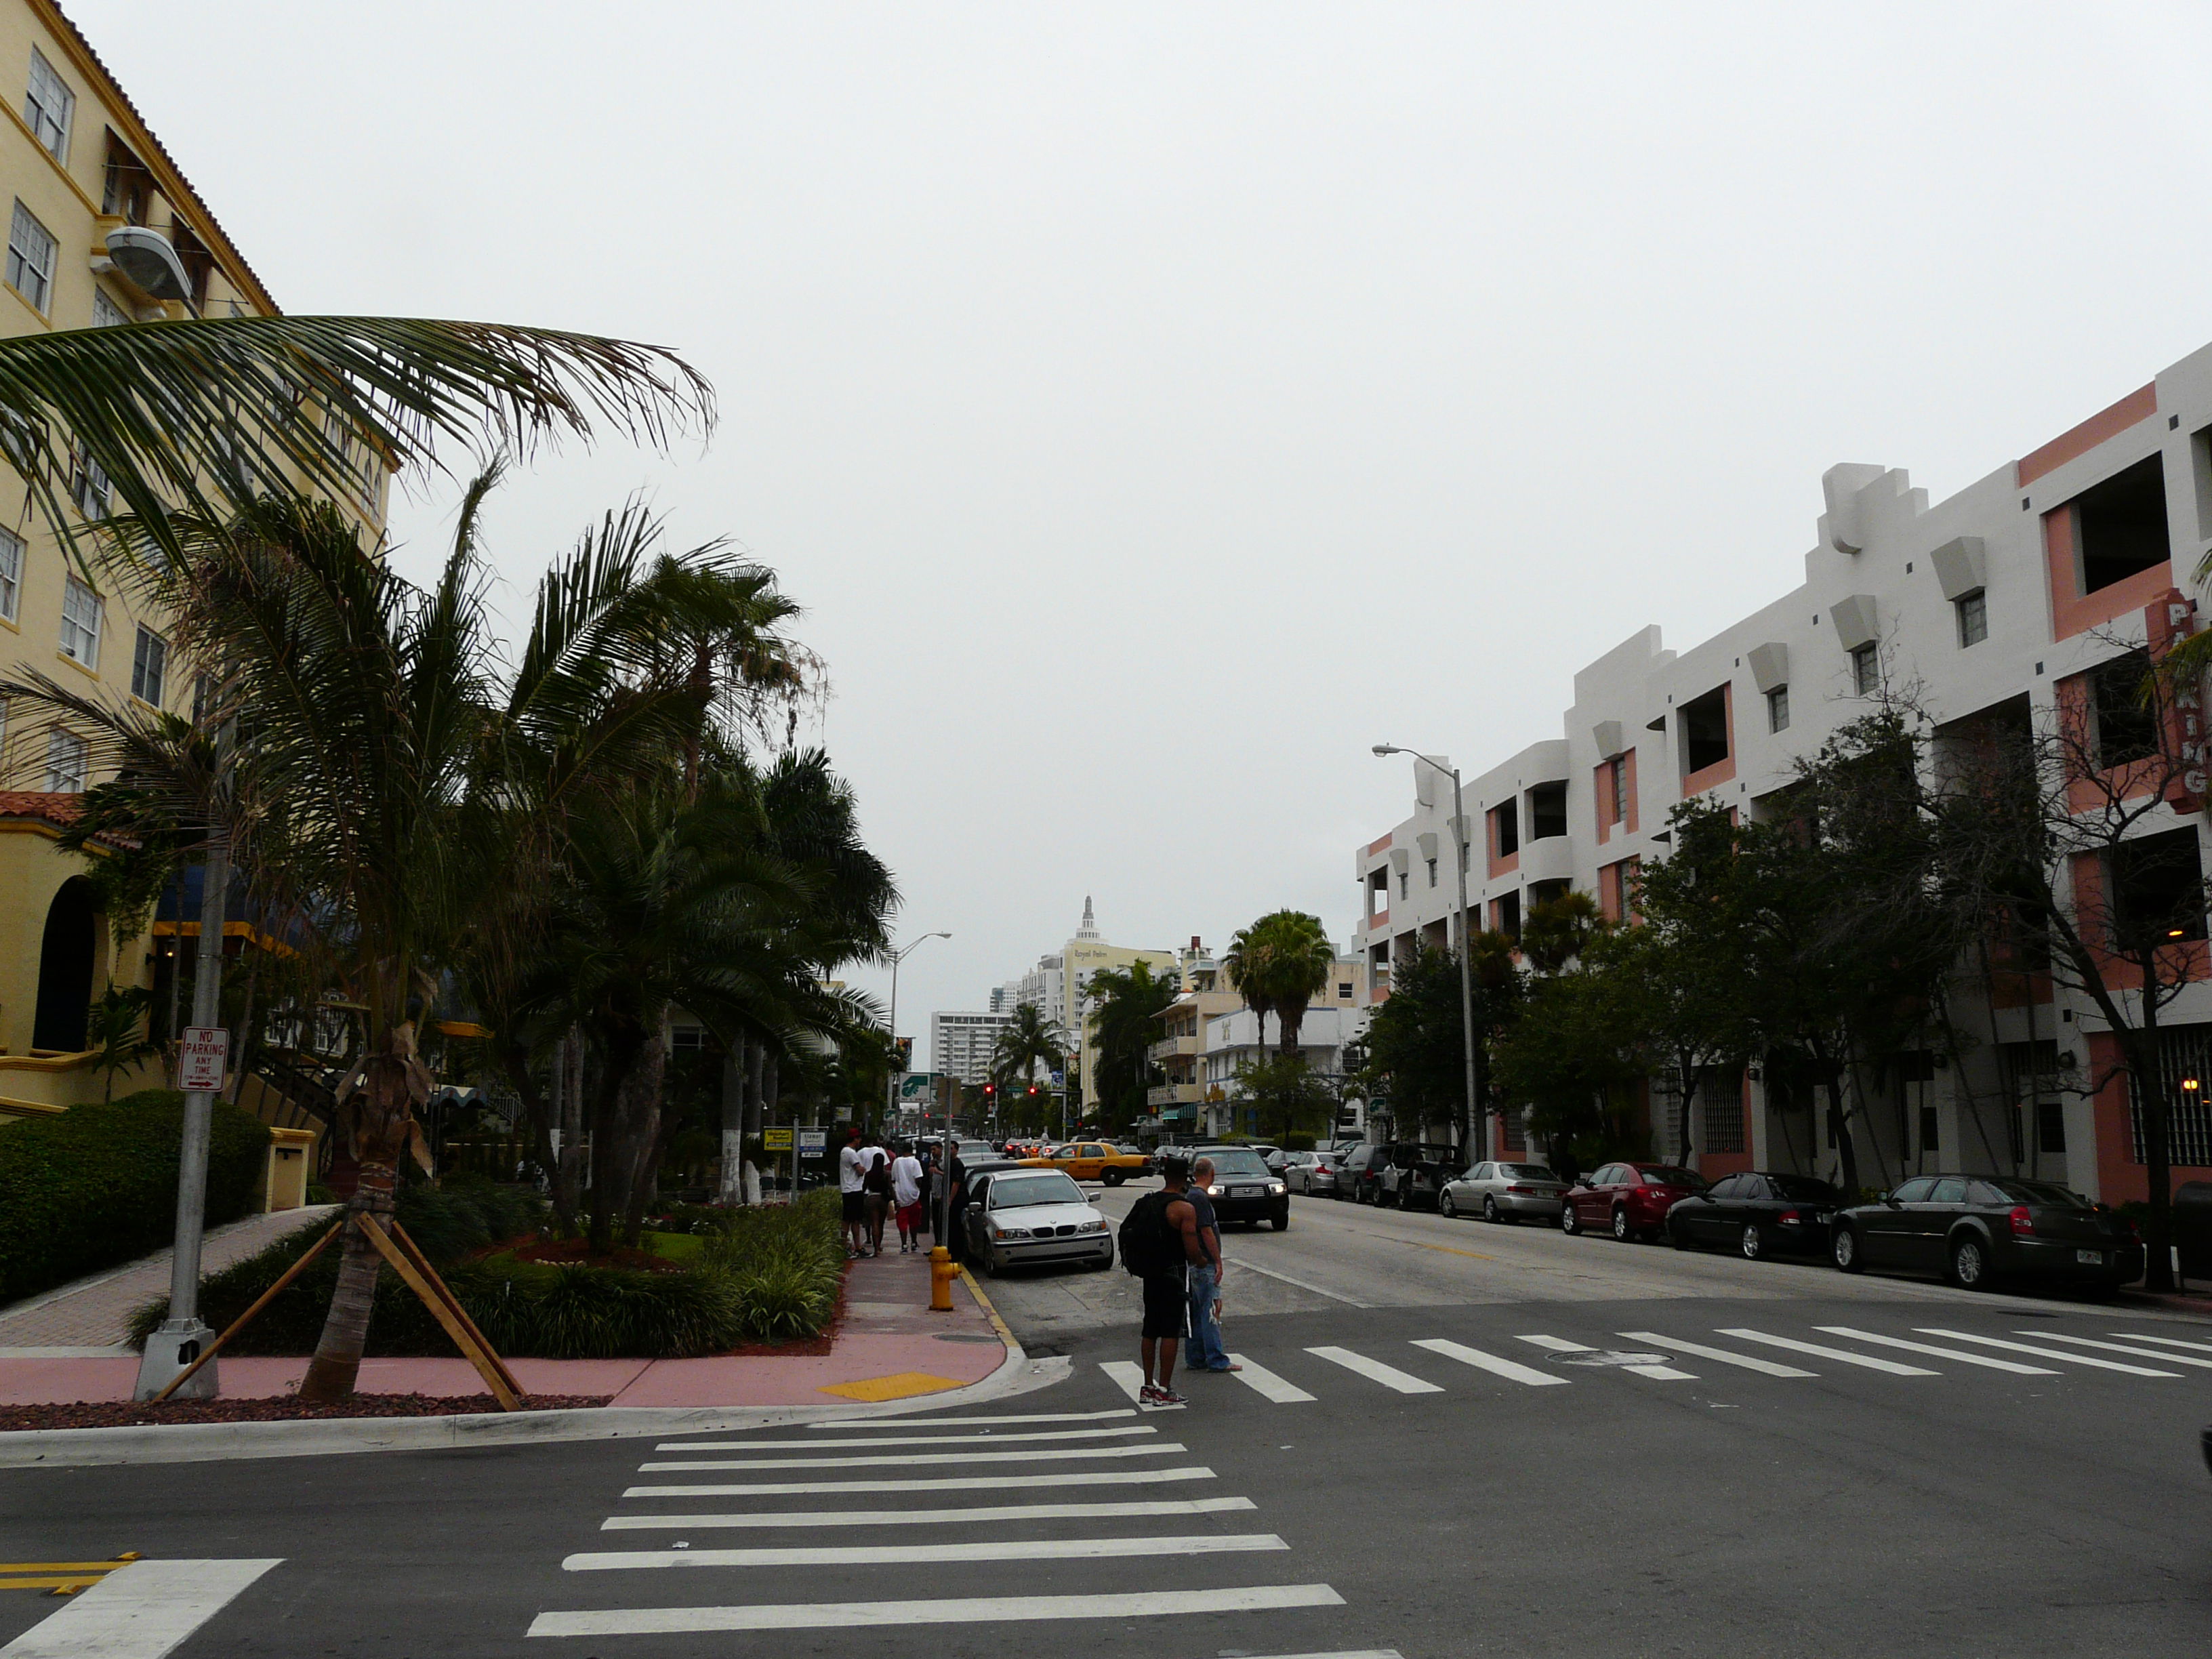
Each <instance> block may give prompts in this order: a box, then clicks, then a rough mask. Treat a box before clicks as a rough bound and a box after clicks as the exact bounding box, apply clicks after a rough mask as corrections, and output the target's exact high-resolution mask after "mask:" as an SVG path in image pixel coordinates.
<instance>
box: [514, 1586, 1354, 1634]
mask: <svg viewBox="0 0 2212 1659" xmlns="http://www.w3.org/2000/svg"><path fill="white" fill-rule="evenodd" d="M1343 1605H1344V1598H1343V1597H1342V1596H1341V1595H1338V1594H1337V1593H1336V1592H1335V1590H1334V1589H1331V1588H1330V1587H1329V1586H1328V1585H1327V1584H1255V1585H1250V1586H1247V1587H1243V1588H1237V1589H1203V1590H1146V1591H1139V1592H1137V1593H1136V1594H1133V1595H1113V1594H1109V1595H976V1596H960V1597H952V1598H947V1599H945V1600H943V1601H791V1602H782V1603H777V1604H771V1605H767V1606H762V1607H634V1608H617V1609H614V1610H612V1611H609V1612H604V1613H539V1614H538V1617H537V1618H536V1619H535V1620H532V1622H531V1626H530V1634H531V1635H532V1636H674V1635H682V1634H688V1633H692V1632H708V1631H759V1630H851V1629H855V1628H862V1629H869V1630H896V1629H898V1628H900V1627H901V1626H906V1625H971V1624H1006V1623H1009V1622H1014V1621H1028V1620H1036V1621H1044V1620H1054V1619H1138V1618H1155V1619H1157V1618H1176V1617H1182V1616H1187V1615H1188V1614H1191V1613H1267V1612H1272V1611H1274V1610H1276V1609H1279V1608H1283V1607H1342V1606H1343Z"/></svg>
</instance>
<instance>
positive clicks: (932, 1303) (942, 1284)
mask: <svg viewBox="0 0 2212 1659" xmlns="http://www.w3.org/2000/svg"><path fill="white" fill-rule="evenodd" d="M959 1277H960V1269H959V1268H957V1267H954V1266H953V1265H952V1252H951V1251H950V1250H948V1249H945V1246H943V1245H942V1244H940V1245H939V1246H938V1247H937V1248H936V1249H933V1250H932V1251H931V1252H930V1253H929V1310H930V1312H932V1313H951V1311H952V1281H953V1280H954V1279H957V1278H959Z"/></svg>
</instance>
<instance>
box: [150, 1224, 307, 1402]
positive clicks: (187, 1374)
mask: <svg viewBox="0 0 2212 1659" xmlns="http://www.w3.org/2000/svg"><path fill="white" fill-rule="evenodd" d="M344 1230H345V1218H344V1217H343V1216H340V1217H339V1218H337V1220H336V1221H334V1222H332V1223H331V1227H330V1231H328V1232H326V1233H325V1234H324V1235H323V1236H322V1237H320V1238H319V1239H317V1240H316V1241H315V1243H314V1246H313V1249H310V1250H308V1252H307V1254H306V1255H303V1256H301V1258H300V1259H299V1260H298V1261H295V1262H294V1263H293V1264H292V1265H291V1266H290V1267H287V1268H285V1269H284V1275H283V1278H281V1279H278V1280H277V1281H276V1283H275V1284H274V1285H270V1287H269V1288H268V1289H267V1290H265V1291H262V1292H261V1294H260V1296H259V1297H256V1298H255V1300H254V1304H253V1305H252V1307H250V1308H248V1309H247V1310H246V1311H245V1312H244V1313H242V1314H240V1315H239V1316H238V1317H237V1318H235V1319H234V1320H232V1321H231V1322H230V1324H229V1326H228V1328H226V1329H225V1330H224V1331H223V1334H222V1335H221V1336H218V1337H217V1338H216V1340H214V1341H212V1342H210V1343H209V1344H208V1345H207V1347H206V1348H205V1350H204V1351H203V1352H202V1353H201V1354H200V1357H199V1358H197V1359H195V1360H194V1361H192V1363H191V1364H189V1365H187V1366H185V1369H184V1370H180V1371H179V1372H178V1373H177V1374H176V1375H175V1376H173V1377H171V1378H170V1379H169V1386H168V1387H167V1388H166V1389H162V1390H161V1393H159V1394H157V1395H155V1396H154V1403H155V1404H156V1405H159V1404H160V1403H161V1401H164V1400H167V1398H168V1397H169V1396H170V1395H173V1394H174V1393H175V1392H176V1391H177V1390H178V1389H181V1388H183V1387H184V1386H185V1383H189V1382H190V1381H191V1378H192V1376H193V1373H195V1372H196V1371H197V1370H199V1368H200V1367H201V1366H203V1365H204V1364H207V1363H208V1361H209V1360H210V1359H212V1358H215V1357H216V1355H217V1354H219V1353H221V1352H222V1345H223V1344H224V1343H226V1342H228V1341H229V1340H230V1339H231V1338H232V1337H234V1336H236V1335H237V1334H239V1333H240V1331H242V1330H244V1329H245V1328H246V1327H247V1326H248V1325H250V1324H252V1322H253V1319H254V1316H256V1315H257V1314H258V1313H259V1312H260V1311H261V1310H263V1309H264V1308H265V1307H267V1306H268V1305H269V1304H270V1303H271V1302H273V1301H275V1300H276V1293H277V1292H278V1291H282V1290H283V1288H284V1287H285V1286H286V1285H289V1284H290V1283H291V1282H292V1281H293V1280H294V1279H297V1278H298V1277H299V1276H300V1275H301V1273H305V1272H306V1271H307V1264H308V1263H309V1262H310V1261H313V1260H314V1259H315V1258H316V1257H317V1256H319V1255H321V1254H322V1253H323V1247H324V1246H325V1245H326V1244H328V1243H330V1242H331V1240H332V1239H334V1238H336V1237H337V1236H338V1235H339V1233H341V1232H343V1231H344Z"/></svg>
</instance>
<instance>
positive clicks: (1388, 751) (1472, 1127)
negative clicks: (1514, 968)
mask: <svg viewBox="0 0 2212 1659" xmlns="http://www.w3.org/2000/svg"><path fill="white" fill-rule="evenodd" d="M1375 753H1376V757H1378V758H1379V757H1387V756H1390V755H1411V756H1412V757H1413V758H1414V759H1415V760H1417V761H1420V762H1423V763H1425V764H1427V765H1430V766H1433V767H1435V768H1436V769H1437V771H1439V772H1444V773H1449V775H1450V777H1451V782H1452V848H1453V851H1454V853H1455V854H1456V855H1457V856H1456V857H1455V860H1454V862H1455V864H1456V865H1457V866H1458V875H1459V1018H1460V1039H1461V1041H1462V1042H1464V1043H1465V1044H1466V1047H1467V1122H1468V1132H1469V1133H1478V1132H1479V1133H1480V1134H1481V1136H1482V1140H1483V1146H1482V1150H1483V1153H1484V1155H1487V1154H1488V1152H1489V1150H1490V1120H1489V1114H1487V1113H1486V1112H1484V1111H1483V1110H1482V1109H1481V1108H1480V1106H1479V1105H1478V1104H1477V1101H1478V1098H1479V1093H1478V1091H1477V1089H1476V1086H1475V1078H1474V969H1473V967H1472V966H1471V965H1470V963H1469V958H1470V957H1473V955H1474V949H1473V944H1474V941H1473V939H1472V938H1471V936H1470V929H1469V927H1468V914H1467V866H1468V862H1469V854H1468V841H1467V805H1466V803H1465V801H1464V800H1463V799H1462V798H1461V795H1460V784H1459V768H1457V767H1456V766H1447V765H1446V764H1444V763H1443V762H1442V761H1440V760H1438V759H1437V757H1435V756H1434V755H1425V754H1423V753H1422V752H1421V751H1420V750H1418V749H1401V748H1400V747H1399V746H1398V745H1397V744H1395V743H1378V744H1376V745H1375Z"/></svg>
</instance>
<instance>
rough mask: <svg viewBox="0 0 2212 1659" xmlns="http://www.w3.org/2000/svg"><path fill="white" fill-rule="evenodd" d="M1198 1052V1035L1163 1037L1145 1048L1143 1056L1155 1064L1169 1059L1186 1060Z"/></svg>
mask: <svg viewBox="0 0 2212 1659" xmlns="http://www.w3.org/2000/svg"><path fill="white" fill-rule="evenodd" d="M1197 1053H1198V1036H1197V1033H1195V1032H1193V1033H1192V1034H1191V1035H1190V1036H1171V1037H1163V1038H1162V1039H1161V1040H1160V1041H1159V1042H1155V1043H1153V1044H1152V1046H1151V1047H1150V1048H1146V1050H1145V1058H1146V1060H1151V1061H1152V1064H1154V1065H1155V1066H1158V1065H1164V1064H1165V1063H1166V1062H1167V1061H1169V1060H1188V1059H1189V1058H1191V1057H1192V1056H1194V1055H1195V1054H1197Z"/></svg>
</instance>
